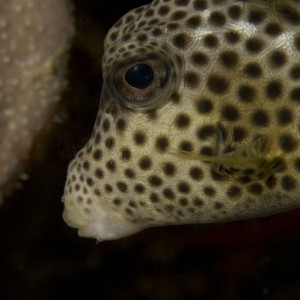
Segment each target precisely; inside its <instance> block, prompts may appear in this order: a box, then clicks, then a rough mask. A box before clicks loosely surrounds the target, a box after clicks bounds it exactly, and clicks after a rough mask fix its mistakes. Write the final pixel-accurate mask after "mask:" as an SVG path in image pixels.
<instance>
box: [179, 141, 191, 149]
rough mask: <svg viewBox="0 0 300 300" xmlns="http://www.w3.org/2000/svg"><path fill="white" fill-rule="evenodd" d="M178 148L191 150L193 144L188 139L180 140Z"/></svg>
mask: <svg viewBox="0 0 300 300" xmlns="http://www.w3.org/2000/svg"><path fill="white" fill-rule="evenodd" d="M179 149H180V150H182V151H187V152H191V151H193V144H192V143H191V142H188V141H182V142H180V145H179Z"/></svg>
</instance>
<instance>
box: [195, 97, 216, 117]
mask: <svg viewBox="0 0 300 300" xmlns="http://www.w3.org/2000/svg"><path fill="white" fill-rule="evenodd" d="M196 108H197V111H198V112H199V113H201V114H207V113H210V112H211V111H212V110H213V104H212V101H211V100H210V99H209V98H201V99H200V100H199V101H196Z"/></svg>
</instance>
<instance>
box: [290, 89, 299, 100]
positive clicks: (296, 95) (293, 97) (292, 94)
mask: <svg viewBox="0 0 300 300" xmlns="http://www.w3.org/2000/svg"><path fill="white" fill-rule="evenodd" d="M290 99H291V100H292V101H295V102H297V103H300V87H298V88H294V89H292V90H291V92H290Z"/></svg>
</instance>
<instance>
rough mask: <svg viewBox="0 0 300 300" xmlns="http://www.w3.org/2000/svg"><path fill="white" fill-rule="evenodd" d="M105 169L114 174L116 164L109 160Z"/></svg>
mask: <svg viewBox="0 0 300 300" xmlns="http://www.w3.org/2000/svg"><path fill="white" fill-rule="evenodd" d="M106 168H107V169H108V170H109V171H111V172H114V171H115V170H116V163H115V161H114V160H113V159H111V160H109V161H108V162H106Z"/></svg>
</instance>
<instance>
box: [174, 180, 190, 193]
mask: <svg viewBox="0 0 300 300" xmlns="http://www.w3.org/2000/svg"><path fill="white" fill-rule="evenodd" d="M177 189H178V191H179V192H180V193H183V194H188V193H189V192H190V186H189V185H188V184H187V183H186V182H184V181H182V182H179V183H178V185H177Z"/></svg>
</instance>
